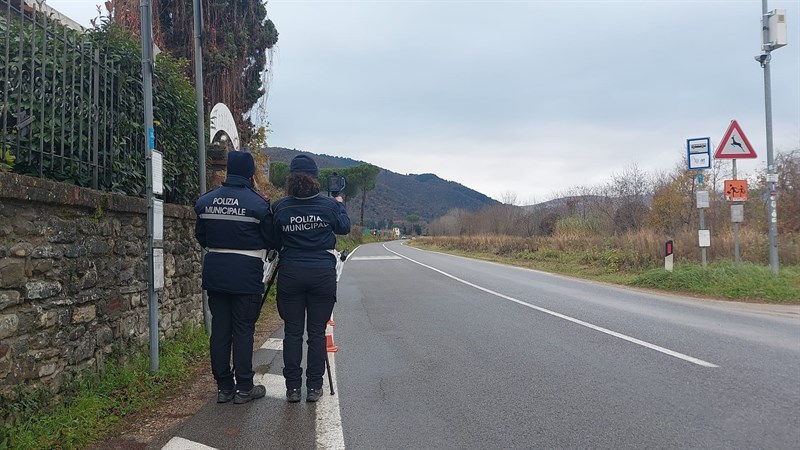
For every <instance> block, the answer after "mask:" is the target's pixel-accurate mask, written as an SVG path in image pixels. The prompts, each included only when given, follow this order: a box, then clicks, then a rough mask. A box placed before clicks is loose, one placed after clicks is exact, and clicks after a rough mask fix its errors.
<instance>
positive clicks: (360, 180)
mask: <svg viewBox="0 0 800 450" xmlns="http://www.w3.org/2000/svg"><path fill="white" fill-rule="evenodd" d="M380 171H381V169H380V168H379V167H378V166H373V165H372V164H361V165H358V166H352V167H348V168H347V169H346V171H345V172H346V174H347V175H346V177H347V184H348V185H349V184H350V183H353V184H354V188H355V189H357V190H358V191H361V221H360V222H359V224H360V225H361V226H364V208H365V206H366V204H367V192H368V191H371V190H373V189H375V181H376V180H377V179H378V173H380Z"/></svg>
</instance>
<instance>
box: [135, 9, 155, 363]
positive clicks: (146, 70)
mask: <svg viewBox="0 0 800 450" xmlns="http://www.w3.org/2000/svg"><path fill="white" fill-rule="evenodd" d="M139 17H140V20H141V30H142V95H143V103H144V105H143V106H144V127H143V128H144V141H145V148H144V151H145V177H146V183H147V186H146V192H147V293H148V302H149V319H150V371H151V372H156V371H158V294H157V293H156V291H155V283H156V278H155V270H156V267H155V265H156V255H155V254H156V252H155V248H154V242H153V222H154V211H153V208H154V207H153V203H154V201H153V150H154V149H155V130H154V129H153V14H152V9H151V2H150V0H142V2H141V3H140V4H139Z"/></svg>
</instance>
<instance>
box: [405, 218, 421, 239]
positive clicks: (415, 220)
mask: <svg viewBox="0 0 800 450" xmlns="http://www.w3.org/2000/svg"><path fill="white" fill-rule="evenodd" d="M406 220H408V221H409V222H411V230H412V233H413V231H414V229H415V224H416V223H417V222H419V216H418V215H416V214H410V215H409V216H408V217H406ZM416 227H419V225H416ZM417 234H422V233H417Z"/></svg>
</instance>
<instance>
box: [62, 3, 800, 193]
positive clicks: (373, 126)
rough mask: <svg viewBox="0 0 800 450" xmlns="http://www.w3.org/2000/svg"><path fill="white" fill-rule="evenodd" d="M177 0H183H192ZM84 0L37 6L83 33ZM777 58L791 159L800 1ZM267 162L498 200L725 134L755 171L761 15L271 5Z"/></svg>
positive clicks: (653, 161) (649, 163)
mask: <svg viewBox="0 0 800 450" xmlns="http://www.w3.org/2000/svg"><path fill="white" fill-rule="evenodd" d="M187 1H188V0H187ZM95 3H99V2H96V1H91V0H90V1H81V0H71V1H70V0H51V1H50V2H48V4H50V5H51V6H54V7H56V8H57V9H59V10H61V11H62V12H65V13H67V15H69V16H70V17H73V18H74V19H75V20H77V21H79V22H81V23H85V24H88V18H89V17H92V16H93V15H94V8H93V6H92V5H94V4H95ZM769 8H770V9H775V8H783V9H786V11H787V22H788V25H789V32H788V35H789V45H787V46H786V47H783V48H780V49H778V50H775V51H774V52H773V58H772V63H771V71H772V105H773V128H774V148H775V149H776V151H778V150H792V149H798V148H800V33H799V32H798V25H800V1H798V0H784V1H770V2H769ZM267 12H268V14H269V17H270V19H272V20H273V22H274V23H275V25H276V27H277V29H278V32H279V33H280V37H279V41H278V45H277V48H276V50H275V53H274V62H273V67H272V71H273V73H272V77H273V78H272V84H271V87H270V91H269V98H268V101H267V111H268V120H269V122H270V127H271V129H272V130H273V132H272V134H271V135H270V137H269V139H268V143H269V145H271V146H276V147H288V148H296V149H298V150H306V151H309V152H313V153H324V154H328V155H334V156H343V157H349V158H354V159H358V160H362V161H366V162H369V163H372V164H375V165H378V166H380V167H383V168H386V169H389V170H392V171H394V172H399V173H403V174H408V173H428V172H431V173H435V174H437V175H438V176H440V177H442V178H444V179H447V180H452V181H456V182H458V183H461V184H463V185H465V186H467V187H470V188H472V189H475V190H477V191H480V192H482V193H484V194H486V195H489V196H490V197H493V198H495V199H498V200H502V199H504V198H507V197H508V196H509V194H513V195H515V196H516V200H517V203H519V204H531V203H535V202H541V201H545V200H548V199H551V198H553V197H554V196H556V195H557V194H558V193H561V192H564V191H566V190H567V189H569V188H572V187H576V186H594V185H598V184H601V183H603V182H605V181H607V180H608V179H609V178H610V177H611V175H612V174H620V173H622V172H623V171H624V170H625V169H626V168H627V167H630V166H632V165H634V164H635V165H637V166H638V167H639V169H641V170H644V171H647V172H650V173H656V172H657V171H661V170H671V169H672V168H673V167H674V166H675V165H676V164H678V163H680V161H681V159H682V158H683V157H684V156H685V154H686V139H688V138H695V137H706V136H708V137H710V138H711V140H712V146H714V148H716V145H717V144H718V141H719V140H720V139H721V138H722V137H723V134H724V133H725V130H726V129H727V127H728V125H729V123H730V121H731V120H732V119H736V120H737V121H738V122H739V125H740V126H741V127H742V130H743V131H744V133H745V135H746V136H747V138H748V139H749V140H750V142H751V143H752V145H753V147H754V150H755V151H756V153H757V154H758V158H757V159H756V160H739V163H738V167H739V171H740V173H741V172H745V173H747V172H753V171H755V170H756V169H757V168H759V167H764V166H765V165H766V131H765V130H766V123H765V113H764V71H763V70H762V69H761V66H760V65H759V64H758V63H757V62H756V61H755V60H754V56H756V55H757V54H759V53H760V51H761V34H760V22H759V20H760V16H761V1H760V0H747V1H702V0H690V1H671V0H661V1H600V0H598V1H445V0H440V1H413V0H398V1H374V0H364V1H341V0H340V1H298V0H284V1H281V0H271V1H269V3H268V4H267Z"/></svg>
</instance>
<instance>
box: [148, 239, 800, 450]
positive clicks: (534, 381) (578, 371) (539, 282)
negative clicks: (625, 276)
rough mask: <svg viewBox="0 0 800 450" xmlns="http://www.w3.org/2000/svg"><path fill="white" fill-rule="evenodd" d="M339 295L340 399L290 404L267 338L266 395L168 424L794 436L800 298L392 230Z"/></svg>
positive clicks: (387, 440)
mask: <svg viewBox="0 0 800 450" xmlns="http://www.w3.org/2000/svg"><path fill="white" fill-rule="evenodd" d="M338 299H339V302H338V304H337V306H336V309H335V310H334V319H335V321H336V327H335V334H334V335H335V341H336V344H337V345H339V346H340V350H339V352H338V353H336V354H332V356H333V357H332V358H331V359H332V361H333V362H334V369H335V370H334V372H335V375H336V379H335V387H336V388H337V391H336V395H335V396H330V395H327V394H326V396H325V398H323V400H322V401H321V402H320V403H318V404H316V405H314V404H306V403H301V404H294V405H289V404H287V403H286V402H285V401H284V400H283V397H282V396H283V391H282V380H281V379H280V377H279V375H278V374H280V369H281V366H282V364H281V360H280V357H279V355H280V350H279V349H275V350H271V349H263V350H259V352H257V353H256V357H257V360H258V361H259V364H260V367H261V368H262V369H263V370H262V371H263V372H266V373H267V375H264V376H265V377H268V376H269V380H268V381H270V382H271V383H273V384H272V385H269V384H268V389H271V390H272V392H271V395H274V398H267V399H263V400H258V401H256V402H252V403H250V404H247V405H216V404H214V403H209V404H208V405H207V406H206V407H205V408H203V410H202V411H201V412H200V413H199V414H198V415H197V416H195V417H194V418H193V419H192V420H190V421H188V422H187V423H186V424H184V425H183V426H182V427H181V428H179V429H177V430H172V431H171V435H172V436H179V437H180V438H182V439H188V440H191V441H194V442H200V443H202V444H204V445H208V446H211V447H213V448H226V449H227V448H231V449H233V448H315V447H316V448H341V447H342V446H345V447H346V448H350V449H489V448H492V449H500V448H520V449H523V448H571V449H572V448H609V449H610V448H613V449H627V448H630V449H641V448H670V449H673V448H719V449H723V448H724V449H730V448H742V449H757V448H763V449H782V448H786V449H797V448H800V307H797V306H791V307H785V306H784V307H781V306H772V305H748V304H740V303H729V302H718V301H708V300H697V299H688V298H683V297H678V296H671V295H658V294H653V293H648V292H644V291H634V290H629V289H623V288H619V287H614V286H609V285H605V284H601V283H593V282H585V281H578V280H574V279H570V278H566V277H561V276H556V275H550V274H546V273H542V272H537V271H531V270H526V269H519V268H513V267H509V266H503V265H499V264H493V263H486V262H480V261H474V260H469V259H466V258H460V257H454V256H449V255H443V254H439V253H433V252H425V251H421V250H417V249H414V248H410V247H406V246H403V245H401V244H400V242H391V243H387V244H369V245H364V246H361V247H359V248H358V249H357V250H356V251H355V252H354V253H353V254H352V255H351V257H350V259H349V260H348V262H347V263H346V264H345V268H344V272H343V275H342V278H341V280H340V283H339V292H338ZM276 338H279V336H276ZM270 373H271V374H272V375H274V376H270V375H269V374H270ZM265 380H266V378H265ZM325 389H326V390H327V389H328V386H327V383H326V386H325ZM162 441H163V440H162ZM157 448H160V447H157Z"/></svg>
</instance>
